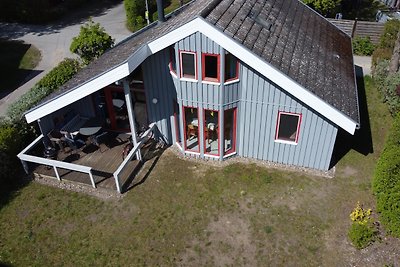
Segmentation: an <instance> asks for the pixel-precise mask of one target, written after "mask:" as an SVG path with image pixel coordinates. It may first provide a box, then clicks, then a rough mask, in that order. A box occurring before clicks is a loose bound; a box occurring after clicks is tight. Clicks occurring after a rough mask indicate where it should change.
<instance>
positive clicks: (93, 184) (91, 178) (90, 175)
mask: <svg viewBox="0 0 400 267" xmlns="http://www.w3.org/2000/svg"><path fill="white" fill-rule="evenodd" d="M89 177H90V181H91V182H92V186H93V188H96V184H95V183H94V179H93V175H92V170H90V171H89Z"/></svg>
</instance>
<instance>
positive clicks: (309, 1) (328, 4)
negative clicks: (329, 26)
mask: <svg viewBox="0 0 400 267" xmlns="http://www.w3.org/2000/svg"><path fill="white" fill-rule="evenodd" d="M302 1H303V2H304V3H305V4H306V5H308V6H310V7H311V8H312V9H314V10H315V11H317V12H318V13H320V14H321V15H323V16H332V15H333V14H335V13H336V12H337V11H338V9H339V7H340V4H341V2H342V0H302Z"/></svg>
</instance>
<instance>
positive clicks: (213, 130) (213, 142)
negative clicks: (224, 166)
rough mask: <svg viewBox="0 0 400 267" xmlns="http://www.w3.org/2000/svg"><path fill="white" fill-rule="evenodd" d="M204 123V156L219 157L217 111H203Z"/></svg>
mask: <svg viewBox="0 0 400 267" xmlns="http://www.w3.org/2000/svg"><path fill="white" fill-rule="evenodd" d="M203 111H204V112H203V115H204V117H203V122H204V140H203V141H204V154H206V155H213V156H219V153H220V152H219V142H220V140H219V127H218V125H219V112H218V110H210V109H204V110H203Z"/></svg>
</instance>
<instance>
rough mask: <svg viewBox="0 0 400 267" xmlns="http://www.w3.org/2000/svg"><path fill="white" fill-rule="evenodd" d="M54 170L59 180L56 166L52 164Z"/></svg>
mask: <svg viewBox="0 0 400 267" xmlns="http://www.w3.org/2000/svg"><path fill="white" fill-rule="evenodd" d="M53 169H54V172H55V173H56V177H57V179H58V180H59V181H61V178H60V175H59V174H58V171H57V167H56V166H53Z"/></svg>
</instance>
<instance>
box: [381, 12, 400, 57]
mask: <svg viewBox="0 0 400 267" xmlns="http://www.w3.org/2000/svg"><path fill="white" fill-rule="evenodd" d="M399 29H400V20H395V19H394V20H389V21H388V22H386V23H385V28H384V30H383V34H382V35H381V38H380V42H379V47H381V48H390V49H391V51H393V48H394V43H395V41H396V39H397V33H398V31H399Z"/></svg>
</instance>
